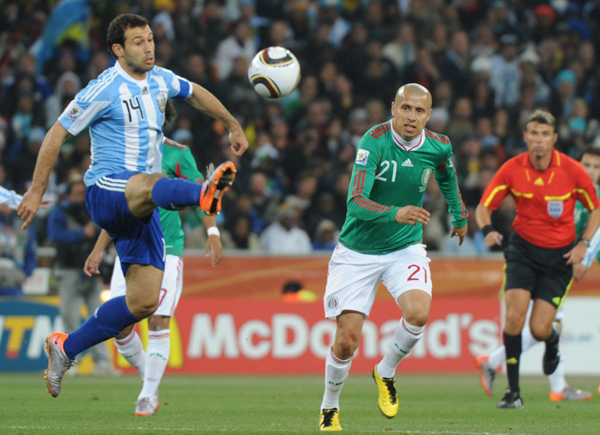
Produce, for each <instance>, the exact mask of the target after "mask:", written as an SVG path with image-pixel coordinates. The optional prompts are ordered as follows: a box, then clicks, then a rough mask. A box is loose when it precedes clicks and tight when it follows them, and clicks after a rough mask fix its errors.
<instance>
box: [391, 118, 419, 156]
mask: <svg viewBox="0 0 600 435" xmlns="http://www.w3.org/2000/svg"><path fill="white" fill-rule="evenodd" d="M389 122H390V127H391V130H392V138H393V139H394V142H395V143H396V145H398V146H399V147H400V148H402V149H403V150H404V151H415V150H417V149H419V148H420V147H421V146H422V145H423V142H424V141H425V129H423V130H422V131H421V134H420V135H418V136H417V137H415V138H414V139H413V140H406V139H404V138H403V137H402V136H400V135H399V134H398V133H396V130H394V126H393V125H392V120H391V119H390V121H389Z"/></svg>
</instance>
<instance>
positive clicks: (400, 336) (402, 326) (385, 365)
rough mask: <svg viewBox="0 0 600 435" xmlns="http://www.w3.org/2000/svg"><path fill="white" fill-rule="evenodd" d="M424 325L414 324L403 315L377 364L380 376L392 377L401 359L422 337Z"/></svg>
mask: <svg viewBox="0 0 600 435" xmlns="http://www.w3.org/2000/svg"><path fill="white" fill-rule="evenodd" d="M424 330H425V326H414V325H411V324H410V323H408V322H406V321H405V320H404V317H403V318H401V319H400V322H398V326H397V327H396V331H394V337H392V340H391V341H390V344H389V346H388V350H387V352H386V353H385V355H384V356H383V359H382V360H381V361H379V364H377V373H379V376H381V377H382V378H393V377H394V375H395V374H396V367H397V366H398V364H400V361H402V358H404V357H405V356H406V355H408V353H409V352H410V351H411V349H412V348H413V347H414V346H415V344H417V342H418V341H419V340H420V339H421V337H423V331H424Z"/></svg>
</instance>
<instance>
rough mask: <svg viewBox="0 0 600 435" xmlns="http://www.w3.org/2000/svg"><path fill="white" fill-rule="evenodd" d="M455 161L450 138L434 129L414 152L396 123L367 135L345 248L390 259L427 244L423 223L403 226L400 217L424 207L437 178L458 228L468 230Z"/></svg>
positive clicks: (356, 175)
mask: <svg viewBox="0 0 600 435" xmlns="http://www.w3.org/2000/svg"><path fill="white" fill-rule="evenodd" d="M451 156H452V145H451V144H450V141H449V140H448V138H447V137H446V136H443V135H438V134H436V133H433V132H431V131H429V130H423V132H422V133H421V139H420V141H419V142H418V143H417V144H416V145H414V146H413V147H411V148H406V147H405V146H404V145H402V144H401V143H400V141H399V136H398V135H397V134H396V133H395V132H393V129H392V128H391V121H388V122H385V123H383V124H379V125H377V126H375V127H373V128H372V129H370V130H369V131H367V132H366V133H365V135H364V136H363V137H362V139H361V141H360V145H359V149H358V151H357V154H356V160H355V162H354V168H353V171H352V179H351V181H350V188H349V189H348V213H347V214H346V221H345V222H344V226H343V227H342V231H341V233H340V236H339V241H340V243H342V245H344V246H346V247H347V248H349V249H352V250H355V251H358V252H362V253H364V254H387V253H390V252H394V251H398V250H400V249H403V248H405V247H407V246H409V245H413V244H416V243H421V242H422V239H423V226H422V224H420V223H417V225H415V226H412V225H408V224H399V223H397V222H396V218H395V216H396V211H397V210H398V208H400V207H405V206H407V205H414V206H418V207H422V206H423V195H424V194H425V189H426V188H427V183H428V182H429V179H430V177H431V176H432V175H434V176H435V179H436V181H437V183H438V185H439V187H440V190H441V192H442V194H443V195H444V198H445V199H446V202H447V203H448V206H449V210H450V213H451V214H452V216H453V220H452V225H453V226H455V227H456V228H462V227H464V226H465V225H466V224H467V217H468V214H467V211H466V208H465V205H464V204H463V202H462V199H461V197H460V192H459V189H458V181H457V179H456V171H455V170H454V166H453V165H452V161H451V160H450V157H451Z"/></svg>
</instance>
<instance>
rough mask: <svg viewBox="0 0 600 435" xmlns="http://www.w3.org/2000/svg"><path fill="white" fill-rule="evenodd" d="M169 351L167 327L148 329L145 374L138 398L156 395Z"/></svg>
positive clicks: (169, 337) (169, 340)
mask: <svg viewBox="0 0 600 435" xmlns="http://www.w3.org/2000/svg"><path fill="white" fill-rule="evenodd" d="M170 352H171V336H170V331H169V330H168V329H163V330H161V331H148V347H147V349H146V376H144V386H143V387H142V391H141V392H140V395H139V397H138V399H141V398H142V397H150V398H153V397H156V396H158V385H159V384H160V381H161V379H162V377H163V374H164V373H165V369H166V368H167V363H168V362H169V353H170Z"/></svg>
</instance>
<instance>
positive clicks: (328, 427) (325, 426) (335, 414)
mask: <svg viewBox="0 0 600 435" xmlns="http://www.w3.org/2000/svg"><path fill="white" fill-rule="evenodd" d="M319 430H320V431H322V432H336V431H340V430H342V426H340V411H339V410H338V409H337V408H331V409H323V410H321V412H320V413H319Z"/></svg>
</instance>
